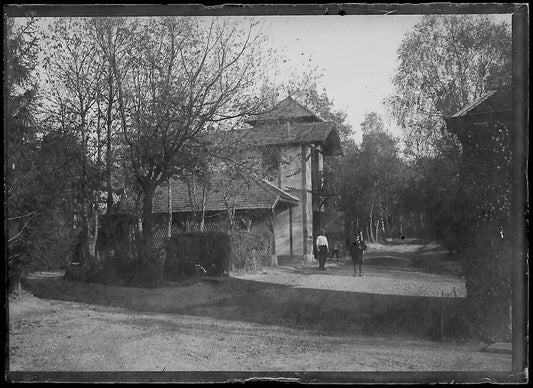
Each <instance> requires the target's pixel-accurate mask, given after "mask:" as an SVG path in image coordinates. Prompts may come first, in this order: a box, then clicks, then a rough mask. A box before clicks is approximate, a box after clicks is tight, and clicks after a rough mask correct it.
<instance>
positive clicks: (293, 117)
mask: <svg viewBox="0 0 533 388" xmlns="http://www.w3.org/2000/svg"><path fill="white" fill-rule="evenodd" d="M287 120H290V121H292V122H294V123H296V122H298V123H310V122H317V121H322V119H320V118H319V117H318V116H317V115H316V114H315V113H313V112H311V111H310V110H309V109H307V108H306V107H305V106H303V105H302V104H300V103H299V102H298V101H296V100H295V99H293V98H292V97H291V96H289V97H287V98H286V99H284V100H283V101H281V102H279V103H278V104H276V105H274V107H272V109H270V110H267V111H265V112H261V113H259V114H256V115H251V116H250V117H249V118H248V119H247V120H246V121H245V122H246V123H247V124H250V125H253V126H258V125H262V124H272V123H277V124H282V123H284V122H286V121H287Z"/></svg>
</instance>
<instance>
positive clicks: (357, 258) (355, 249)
mask: <svg viewBox="0 0 533 388" xmlns="http://www.w3.org/2000/svg"><path fill="white" fill-rule="evenodd" d="M366 249H367V247H366V244H365V242H364V241H363V240H362V239H361V237H360V236H359V235H357V236H356V237H355V242H354V243H353V246H352V247H351V249H350V256H351V257H352V261H353V269H354V275H353V276H357V267H359V276H363V275H362V273H361V268H362V266H363V261H364V258H363V256H364V252H365V250H366Z"/></svg>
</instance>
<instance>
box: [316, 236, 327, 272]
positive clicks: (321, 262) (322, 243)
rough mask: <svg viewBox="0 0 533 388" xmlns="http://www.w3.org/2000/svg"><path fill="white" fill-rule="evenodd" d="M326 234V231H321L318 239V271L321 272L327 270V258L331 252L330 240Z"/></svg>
mask: <svg viewBox="0 0 533 388" xmlns="http://www.w3.org/2000/svg"><path fill="white" fill-rule="evenodd" d="M325 234H326V231H325V230H321V231H320V234H319V235H318V237H317V238H316V249H317V251H318V269H319V270H321V271H324V270H325V269H326V268H325V267H324V266H325V265H326V258H327V255H328V251H329V247H328V239H327V237H326V236H325Z"/></svg>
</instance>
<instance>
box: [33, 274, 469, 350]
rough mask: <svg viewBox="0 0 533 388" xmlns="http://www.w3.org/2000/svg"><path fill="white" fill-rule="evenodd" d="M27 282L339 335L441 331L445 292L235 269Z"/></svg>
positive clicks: (94, 297) (451, 317)
mask: <svg viewBox="0 0 533 388" xmlns="http://www.w3.org/2000/svg"><path fill="white" fill-rule="evenodd" d="M25 287H26V288H27V289H28V290H29V291H30V292H31V293H33V295H35V296H36V297H39V298H43V299H54V300H63V301H71V302H79V303H87V304H92V305H99V306H108V307H120V308H125V309H128V310H132V311H138V312H143V313H154V314H155V313H157V314H159V313H165V314H176V315H192V316H203V317H211V318H216V319H225V320H230V321H243V322H253V323H261V324H267V325H272V326H283V327H289V328H295V329H303V330H313V331H316V332H318V333H328V334H333V333H335V334H337V335H342V334H343V333H344V334H346V335H377V336H384V337H388V336H394V337H406V338H413V339H415V338H416V339H431V340H437V339H439V338H440V309H441V300H440V298H430V297H413V296H391V295H378V294H367V293H354V292H346V291H331V290H320V289H306V288H292V287H288V286H284V285H278V284H272V283H263V282H255V281H250V280H243V279H236V278H231V277H230V278H222V279H217V280H216V281H212V279H204V280H200V281H196V280H194V279H189V280H187V281H183V282H181V283H168V282H167V283H165V284H164V285H163V287H160V288H156V289H153V288H150V289H147V288H137V287H112V286H105V285H101V284H94V283H81V282H67V281H65V280H63V279H60V278H56V279H54V278H40V279H39V278H34V279H29V280H27V281H26V283H25ZM461 303H463V302H462V301H461V299H459V298H456V299H445V307H446V316H447V322H448V323H451V322H454V321H457V320H458V319H459V316H458V311H460V310H461ZM448 326H449V325H448V324H447V330H448V329H450V327H448Z"/></svg>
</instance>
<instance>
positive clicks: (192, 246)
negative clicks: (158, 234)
mask: <svg viewBox="0 0 533 388" xmlns="http://www.w3.org/2000/svg"><path fill="white" fill-rule="evenodd" d="M230 259H231V242H230V236H229V235H228V234H227V233H224V232H186V233H179V234H177V235H175V236H172V237H171V238H170V239H168V242H167V247H166V262H165V266H164V269H163V276H164V277H165V278H166V279H175V278H176V277H179V276H184V275H185V276H197V275H198V274H200V275H204V274H206V275H209V276H221V275H224V274H226V275H227V274H228V271H229V263H230Z"/></svg>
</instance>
